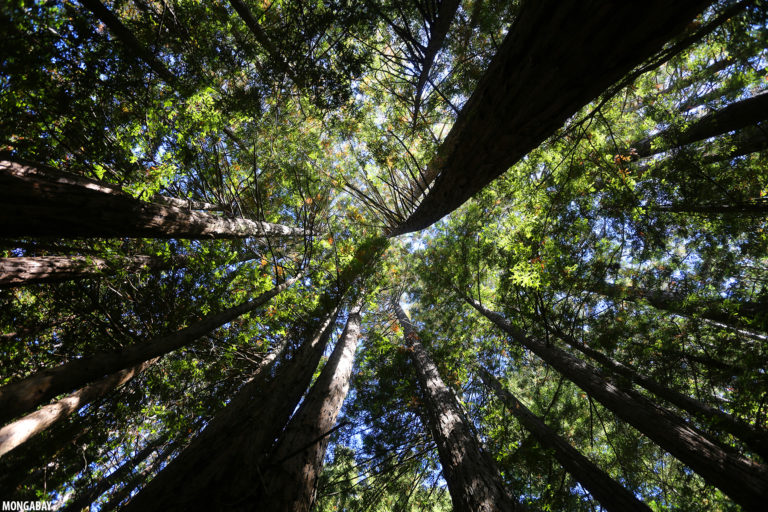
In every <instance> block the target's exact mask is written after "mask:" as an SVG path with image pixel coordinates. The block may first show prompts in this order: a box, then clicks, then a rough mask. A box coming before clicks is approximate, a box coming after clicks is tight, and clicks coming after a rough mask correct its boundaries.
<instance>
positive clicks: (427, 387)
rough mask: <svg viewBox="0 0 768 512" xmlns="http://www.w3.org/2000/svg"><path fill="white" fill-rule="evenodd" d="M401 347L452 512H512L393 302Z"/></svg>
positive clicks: (507, 498) (491, 465)
mask: <svg viewBox="0 0 768 512" xmlns="http://www.w3.org/2000/svg"><path fill="white" fill-rule="evenodd" d="M393 306H394V308H395V313H396V314H397V319H398V321H399V322H400V326H401V327H402V329H403V335H404V339H405V344H406V345H407V346H408V347H409V349H410V350H411V360H412V361H413V366H414V368H415V370H416V377H417V379H418V381H419V387H420V388H421V394H422V399H423V401H424V407H425V409H426V412H427V418H426V420H427V421H426V423H427V425H428V426H429V429H430V430H431V431H432V437H433V438H434V440H435V444H437V452H438V454H439V456H440V464H441V465H442V466H443V476H444V477H445V481H446V482H447V483H448V491H449V492H450V494H451V501H452V502H453V509H454V510H455V511H456V512H505V511H510V510H515V508H516V507H515V502H514V500H513V499H512V498H511V497H510V496H509V494H508V493H507V491H506V489H505V488H504V483H503V481H502V480H501V476H500V475H499V470H498V469H497V468H496V464H495V463H494V461H493V459H491V457H490V456H488V454H487V453H485V452H484V451H483V450H482V448H481V447H480V443H479V442H478V441H477V439H475V436H474V435H473V434H472V432H471V431H470V427H469V425H468V424H467V422H466V421H465V419H464V417H463V415H462V413H461V409H460V408H459V405H458V403H456V397H455V396H454V395H453V393H452V392H451V390H450V389H449V388H448V386H446V385H445V383H444V382H443V380H442V379H441V378H440V374H439V372H438V371H437V366H435V363H434V361H432V359H431V358H430V357H429V354H427V351H426V350H425V349H424V347H423V346H422V344H421V342H420V341H419V337H418V335H417V334H416V331H415V329H414V328H413V325H412V324H411V322H410V320H408V317H407V316H406V315H405V312H404V311H403V309H402V308H401V307H400V304H398V303H397V302H394V303H393Z"/></svg>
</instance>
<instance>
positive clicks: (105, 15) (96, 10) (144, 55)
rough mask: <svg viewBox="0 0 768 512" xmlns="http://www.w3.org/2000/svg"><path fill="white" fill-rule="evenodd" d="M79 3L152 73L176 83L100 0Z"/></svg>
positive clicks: (171, 75)
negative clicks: (150, 69)
mask: <svg viewBox="0 0 768 512" xmlns="http://www.w3.org/2000/svg"><path fill="white" fill-rule="evenodd" d="M79 2H80V3H81V4H82V5H83V6H84V7H85V8H86V9H88V10H89V11H91V12H92V13H93V14H94V15H95V16H96V18H98V19H99V20H101V21H102V22H103V23H104V24H105V25H106V26H107V28H109V31H110V32H112V34H113V35H114V36H115V37H116V38H117V39H118V40H119V41H120V42H122V43H123V46H124V47H125V49H126V50H128V51H129V52H130V53H132V54H134V55H135V56H136V57H138V58H139V59H141V60H143V61H144V62H145V63H146V64H147V65H148V66H149V67H150V68H152V71H154V72H155V73H157V74H158V76H160V78H162V79H163V80H165V81H166V82H167V83H169V84H173V83H175V82H176V77H175V76H174V75H173V74H172V73H171V72H170V71H168V68H166V67H165V65H164V64H163V63H162V62H161V61H160V59H158V58H157V57H155V56H154V55H153V54H152V53H150V52H149V51H148V50H147V49H146V48H145V47H144V45H143V44H141V43H140V42H139V40H138V39H136V36H134V35H133V32H131V30H130V29H129V28H128V27H126V26H125V25H123V23H122V22H121V21H120V19H119V18H118V17H117V16H115V15H114V14H113V13H112V12H111V11H110V10H109V9H107V8H106V7H105V6H104V4H103V3H101V2H100V1H99V0H79Z"/></svg>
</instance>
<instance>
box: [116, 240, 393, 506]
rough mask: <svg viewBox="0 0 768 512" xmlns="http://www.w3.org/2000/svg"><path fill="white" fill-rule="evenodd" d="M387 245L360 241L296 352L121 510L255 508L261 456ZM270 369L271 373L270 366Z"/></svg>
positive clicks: (249, 387) (301, 333) (296, 338)
mask: <svg viewBox="0 0 768 512" xmlns="http://www.w3.org/2000/svg"><path fill="white" fill-rule="evenodd" d="M385 247H386V241H385V240H384V239H382V238H373V239H369V240H367V241H366V242H364V243H363V244H362V245H361V247H360V248H359V249H358V250H357V252H356V253H355V256H354V257H353V259H352V262H351V263H350V264H349V265H348V266H347V267H346V268H345V269H344V270H342V271H341V272H340V273H339V275H338V279H337V286H336V287H334V289H332V290H330V291H328V292H326V293H325V294H323V295H322V296H321V297H320V299H319V303H318V305H317V307H316V308H315V310H314V311H313V312H311V313H310V314H309V321H308V322H307V323H306V324H304V325H297V326H295V327H294V329H292V331H291V333H289V334H288V339H290V340H292V342H293V350H286V351H285V354H284V355H283V356H281V358H280V359H279V360H275V361H274V363H272V364H271V365H269V366H267V365H261V366H260V367H259V369H258V370H257V372H256V375H255V376H254V377H253V378H252V379H251V380H250V381H249V382H248V383H247V384H246V385H244V386H243V387H242V388H241V390H240V391H238V393H237V394H236V395H235V397H234V398H233V399H232V400H231V401H230V402H229V404H227V406H226V407H225V408H224V409H223V410H222V411H221V412H220V413H219V414H217V415H216V417H215V418H214V419H213V420H211V422H210V423H209V424H208V425H207V426H206V428H205V430H203V432H202V433H201V434H200V435H199V436H198V437H197V438H195V440H194V441H192V443H191V444H190V446H189V447H188V448H187V449H185V450H184V451H183V452H182V453H181V454H180V455H179V456H178V457H177V458H176V459H174V460H173V461H172V462H171V463H170V464H169V465H168V466H167V467H166V468H165V469H163V471H161V472H160V473H159V474H158V475H157V477H155V479H153V480H152V482H150V484H149V485H147V487H146V488H144V489H143V490H142V491H141V492H140V493H139V494H138V495H137V496H136V497H135V498H134V499H133V500H131V502H130V503H129V504H128V505H127V507H126V508H125V509H124V510H125V512H131V511H136V512H151V511H158V512H159V511H172V510H179V511H186V510H192V509H208V510H223V509H226V510H241V509H242V510H253V508H254V506H255V505H254V503H255V502H254V500H255V499H258V497H259V495H261V494H262V490H261V486H263V479H262V475H263V471H262V470H263V468H264V462H265V458H266V457H267V456H268V455H269V453H270V451H271V450H272V449H273V446H274V444H275V440H276V439H277V438H278V437H279V435H280V432H281V431H282V430H283V429H284V428H285V426H286V425H287V423H288V420H289V419H290V416H291V413H292V412H293V411H294V410H295V409H296V406H297V405H298V403H299V401H300V400H301V397H302V395H304V393H305V392H306V390H307V387H308V386H309V384H310V382H311V380H312V376H313V374H314V371H315V369H316V368H317V365H318V363H319V361H320V358H321V357H322V354H323V350H324V349H325V346H326V344H327V342H328V339H329V338H330V336H331V334H332V332H333V329H334V328H335V322H336V316H337V314H338V308H339V303H340V301H341V299H342V298H343V297H344V296H345V295H346V294H347V292H348V291H349V290H350V289H353V286H354V285H355V284H356V283H358V282H359V281H360V280H362V279H363V278H364V276H366V275H367V274H368V273H369V272H370V271H371V270H372V269H373V268H374V266H373V265H372V262H374V261H375V260H376V259H377V258H378V257H379V255H380V254H381V252H382V251H383V250H384V248H385ZM273 367H274V368H273Z"/></svg>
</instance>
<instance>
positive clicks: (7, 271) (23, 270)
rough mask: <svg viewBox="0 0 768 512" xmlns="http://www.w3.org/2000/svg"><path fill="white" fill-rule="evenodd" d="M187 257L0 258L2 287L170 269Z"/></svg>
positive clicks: (0, 281) (0, 285) (0, 284)
mask: <svg viewBox="0 0 768 512" xmlns="http://www.w3.org/2000/svg"><path fill="white" fill-rule="evenodd" d="M186 261H187V259H186V258H184V257H179V256H177V257H174V258H164V257H160V256H146V255H142V254H137V255H135V256H128V257H125V258H117V259H115V261H113V262H109V261H107V260H105V259H104V258H97V257H90V256H23V257H17V258H0V288H11V287H14V286H22V285H28V284H35V283H59V282H62V281H70V280H72V279H84V278H87V277H98V276H103V275H107V274H112V273H115V272H116V271H117V270H118V269H122V270H125V271H127V272H137V271H139V270H141V269H144V268H147V269H160V268H168V267H171V266H173V265H176V266H179V265H184V264H185V263H186Z"/></svg>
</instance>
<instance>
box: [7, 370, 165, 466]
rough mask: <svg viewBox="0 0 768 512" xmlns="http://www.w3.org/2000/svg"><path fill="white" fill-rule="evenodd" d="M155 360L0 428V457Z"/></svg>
mask: <svg viewBox="0 0 768 512" xmlns="http://www.w3.org/2000/svg"><path fill="white" fill-rule="evenodd" d="M156 360H157V359H156V358H155V359H151V360H149V361H144V362H143V363H141V364H138V365H136V366H134V367H132V368H128V369H126V370H121V371H119V372H116V373H114V374H112V375H110V376H108V377H106V378H104V379H102V380H100V381H98V382H94V383H93V384H90V385H88V386H86V387H84V388H82V389H79V390H77V391H76V392H74V393H72V394H71V395H69V396H66V397H64V398H62V399H61V400H58V401H57V402H54V403H52V404H48V405H46V406H44V407H41V408H40V409H38V410H36V411H35V412H33V413H30V414H27V415H26V416H24V417H23V418H19V419H18V420H16V421H14V422H13V423H9V424H8V425H6V426H4V427H3V428H1V429H0V457H2V456H3V455H5V454H6V453H8V452H10V451H11V450H13V449H14V448H16V447H18V446H20V445H22V444H23V443H25V442H27V440H29V439H30V438H31V437H33V436H36V435H37V434H40V433H41V432H43V431H45V430H46V429H48V428H50V427H51V426H53V425H55V424H56V423H58V422H59V421H61V420H63V419H65V418H66V417H67V416H69V415H70V414H73V413H75V412H77V410H78V409H80V408H81V407H83V406H85V405H87V404H89V403H91V402H93V401H94V400H96V399H98V398H101V397H102V396H104V395H106V394H107V393H109V392H111V391H114V390H115V389H117V388H119V387H120V386H122V385H123V384H125V383H126V382H128V381H129V380H131V379H133V378H134V377H135V376H136V375H138V374H140V373H141V372H143V371H144V370H146V369H147V367H149V366H150V365H152V363H154V362H155V361H156Z"/></svg>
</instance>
